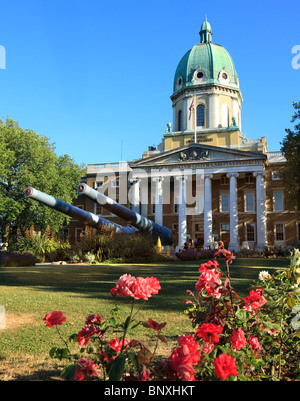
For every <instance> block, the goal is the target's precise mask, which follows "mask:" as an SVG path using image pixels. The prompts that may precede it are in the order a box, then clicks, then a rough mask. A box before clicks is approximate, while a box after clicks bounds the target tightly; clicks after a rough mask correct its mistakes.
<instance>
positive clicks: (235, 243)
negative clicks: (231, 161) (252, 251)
mask: <svg viewBox="0 0 300 401" xmlns="http://www.w3.org/2000/svg"><path fill="white" fill-rule="evenodd" d="M238 176H239V174H238V173H229V174H227V177H228V178H229V179H230V196H229V205H230V208H229V211H230V242H229V247H228V248H229V250H230V251H233V250H234V251H236V252H238V251H239V250H240V244H239V238H238V209H237V180H236V179H237V177H238Z"/></svg>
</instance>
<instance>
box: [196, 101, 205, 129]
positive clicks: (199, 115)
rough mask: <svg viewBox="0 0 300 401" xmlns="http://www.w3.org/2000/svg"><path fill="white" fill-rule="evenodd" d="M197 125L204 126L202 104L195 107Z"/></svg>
mask: <svg viewBox="0 0 300 401" xmlns="http://www.w3.org/2000/svg"><path fill="white" fill-rule="evenodd" d="M197 127H204V106H203V104H200V105H199V106H198V107H197Z"/></svg>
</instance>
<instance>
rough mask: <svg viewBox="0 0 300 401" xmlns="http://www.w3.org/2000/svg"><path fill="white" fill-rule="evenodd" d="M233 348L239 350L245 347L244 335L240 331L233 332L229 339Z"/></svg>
mask: <svg viewBox="0 0 300 401" xmlns="http://www.w3.org/2000/svg"><path fill="white" fill-rule="evenodd" d="M229 339H230V341H231V344H232V346H233V348H235V349H237V350H240V349H241V348H242V347H245V346H246V345H247V341H246V338H245V334H244V332H243V330H242V329H240V328H239V329H238V330H234V331H233V332H232V334H231V336H230V337H229Z"/></svg>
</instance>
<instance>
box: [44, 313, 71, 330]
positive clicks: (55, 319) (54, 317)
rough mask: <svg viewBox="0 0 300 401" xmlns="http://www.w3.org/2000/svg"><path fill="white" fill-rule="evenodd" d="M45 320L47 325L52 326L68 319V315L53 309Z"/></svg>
mask: <svg viewBox="0 0 300 401" xmlns="http://www.w3.org/2000/svg"><path fill="white" fill-rule="evenodd" d="M43 320H44V321H45V323H46V326H47V327H52V326H54V325H57V326H60V325H61V324H62V323H63V322H65V321H66V317H65V316H63V314H62V312H59V311H53V312H51V313H48V314H47V315H46V316H45V317H44V319H43Z"/></svg>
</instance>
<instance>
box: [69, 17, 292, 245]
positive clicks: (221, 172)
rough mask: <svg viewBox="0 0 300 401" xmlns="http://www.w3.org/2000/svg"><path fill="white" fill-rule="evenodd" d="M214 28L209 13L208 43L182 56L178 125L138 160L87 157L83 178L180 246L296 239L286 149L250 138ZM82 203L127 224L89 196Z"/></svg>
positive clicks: (176, 95) (75, 237) (176, 91)
mask: <svg viewBox="0 0 300 401" xmlns="http://www.w3.org/2000/svg"><path fill="white" fill-rule="evenodd" d="M212 35H213V32H212V29H211V26H210V24H209V22H208V21H207V19H206V18H205V21H204V22H203V24H202V26H201V29H200V43H198V44H196V45H195V46H194V47H193V48H192V49H191V50H189V51H188V52H187V53H186V54H185V55H184V56H183V57H182V59H181V60H180V61H179V64H178V66H177V68H176V71H175V76H174V82H173V93H172V95H171V101H172V108H173V123H172V124H171V123H169V124H167V129H166V131H165V132H164V134H163V138H162V142H161V143H160V144H159V145H157V146H156V148H154V147H149V148H148V150H147V151H145V152H144V153H143V155H142V157H140V158H138V159H135V160H132V161H130V162H115V163H95V164H89V165H88V166H87V175H86V177H85V178H84V181H85V182H86V183H87V185H89V186H90V187H92V188H94V189H97V190H99V191H103V192H104V193H105V194H107V195H108V196H110V197H111V198H113V199H114V200H115V201H117V202H119V203H120V204H123V205H125V206H126V207H129V208H130V209H132V210H134V211H135V212H137V213H139V214H141V215H142V216H145V217H147V218H149V219H150V220H152V221H155V222H156V223H158V224H160V225H164V226H166V227H168V228H170V229H171V230H172V232H173V234H174V246H175V247H183V245H184V243H185V242H186V241H187V240H188V239H193V240H194V239H195V238H197V240H198V241H199V242H200V241H201V243H202V244H203V247H214V246H215V245H216V243H217V242H218V241H220V240H222V241H223V242H224V244H225V246H226V247H228V248H229V249H231V250H235V251H239V250H240V249H242V248H247V249H254V250H258V251H262V250H263V249H264V247H266V246H274V245H278V246H287V245H294V244H296V243H297V242H298V241H299V240H300V216H299V213H297V212H296V210H295V207H294V206H293V205H291V204H290V203H289V199H288V197H287V196H286V195H287V194H286V191H285V188H284V183H283V181H282V180H281V176H280V171H281V170H282V169H284V166H285V162H286V160H285V158H284V157H283V156H282V155H281V153H280V152H268V150H267V141H266V138H265V137H262V138H260V139H257V140H253V139H248V138H247V137H246V136H245V135H243V133H242V118H241V117H242V113H241V105H242V102H243V98H242V94H241V90H240V83H239V78H238V74H237V72H236V70H235V66H234V63H233V60H232V58H231V56H230V54H229V53H228V51H227V50H226V49H225V48H224V47H223V46H221V45H218V44H214V43H213V42H212ZM187 190H188V192H189V193H190V197H189V198H190V199H189V200H188V199H187V198H188V197H187ZM124 194H126V196H124ZM127 195H128V196H127ZM74 205H76V206H78V207H80V208H83V209H85V210H87V211H90V212H92V213H94V214H97V215H101V216H103V217H104V218H105V219H109V220H110V221H112V222H116V223H118V224H121V225H126V223H125V222H124V221H122V220H121V219H120V218H118V217H117V216H115V215H113V214H111V213H110V212H108V211H106V210H105V208H104V207H103V206H102V205H100V204H95V203H93V202H92V201H91V200H90V199H88V198H86V197H85V196H83V195H81V196H79V197H78V198H77V199H76V200H75V201H74ZM84 231H85V227H84V226H83V225H82V224H81V223H80V222H78V221H75V220H72V221H71V222H70V225H69V238H70V241H71V242H74V241H80V239H81V235H82V233H83V232H84Z"/></svg>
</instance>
